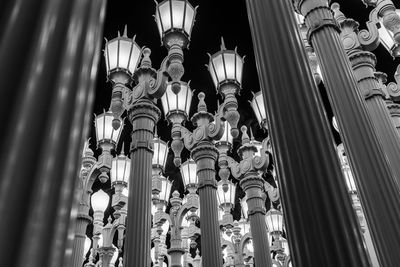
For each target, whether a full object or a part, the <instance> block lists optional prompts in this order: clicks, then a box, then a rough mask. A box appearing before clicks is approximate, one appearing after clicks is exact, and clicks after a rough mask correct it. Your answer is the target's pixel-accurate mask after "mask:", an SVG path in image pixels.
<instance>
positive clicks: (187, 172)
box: [181, 159, 198, 186]
mask: <svg viewBox="0 0 400 267" xmlns="http://www.w3.org/2000/svg"><path fill="white" fill-rule="evenodd" d="M181 175H182V179H183V183H184V185H185V186H187V185H189V184H197V183H198V179H197V165H196V163H195V162H194V160H192V159H189V160H187V161H186V162H185V163H183V164H182V165H181Z"/></svg>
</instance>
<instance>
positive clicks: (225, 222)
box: [217, 180, 236, 229]
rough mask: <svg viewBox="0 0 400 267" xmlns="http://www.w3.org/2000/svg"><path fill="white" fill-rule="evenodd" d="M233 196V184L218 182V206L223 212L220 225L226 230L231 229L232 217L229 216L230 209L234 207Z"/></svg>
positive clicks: (234, 187) (234, 188)
mask: <svg viewBox="0 0 400 267" xmlns="http://www.w3.org/2000/svg"><path fill="white" fill-rule="evenodd" d="M235 194H236V185H235V184H234V183H232V182H231V181H228V180H226V181H224V180H221V181H219V182H218V184H217V199H218V206H219V207H221V208H222V209H223V211H224V213H223V215H222V220H221V221H220V225H222V226H223V227H225V228H228V229H229V228H232V227H233V216H232V214H231V209H232V208H233V207H235Z"/></svg>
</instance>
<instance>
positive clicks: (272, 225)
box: [265, 208, 283, 232]
mask: <svg viewBox="0 0 400 267" xmlns="http://www.w3.org/2000/svg"><path fill="white" fill-rule="evenodd" d="M265 222H266V223H267V227H268V230H269V231H270V232H282V231H283V216H282V213H281V212H280V211H278V210H276V209H273V208H272V209H270V210H269V211H268V212H267V214H266V216H265Z"/></svg>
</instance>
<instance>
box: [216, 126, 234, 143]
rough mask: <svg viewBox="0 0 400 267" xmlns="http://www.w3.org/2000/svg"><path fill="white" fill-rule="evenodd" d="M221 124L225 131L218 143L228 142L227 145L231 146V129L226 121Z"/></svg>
mask: <svg viewBox="0 0 400 267" xmlns="http://www.w3.org/2000/svg"><path fill="white" fill-rule="evenodd" d="M223 124H224V125H225V130H224V134H223V135H222V137H221V139H220V140H219V141H222V142H228V143H229V144H231V145H232V143H233V136H232V135H231V129H232V127H231V125H230V124H229V123H228V122H227V121H224V122H223Z"/></svg>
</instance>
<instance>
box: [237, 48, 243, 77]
mask: <svg viewBox="0 0 400 267" xmlns="http://www.w3.org/2000/svg"><path fill="white" fill-rule="evenodd" d="M242 71H243V59H242V58H241V57H240V56H239V55H236V80H237V81H238V82H239V83H240V84H241V83H242Z"/></svg>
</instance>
